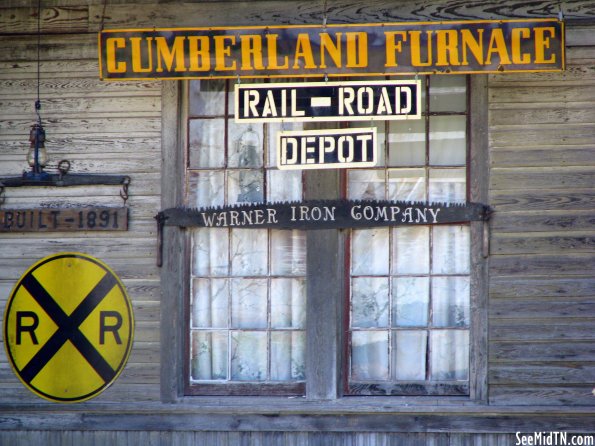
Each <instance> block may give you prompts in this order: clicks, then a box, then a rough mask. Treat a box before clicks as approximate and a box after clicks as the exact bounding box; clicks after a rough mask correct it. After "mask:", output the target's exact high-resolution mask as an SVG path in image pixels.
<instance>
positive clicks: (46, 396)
mask: <svg viewBox="0 0 595 446" xmlns="http://www.w3.org/2000/svg"><path fill="white" fill-rule="evenodd" d="M65 257H74V258H80V259H84V260H88V261H89V262H91V263H94V264H96V265H97V266H99V267H101V268H102V269H103V270H104V271H105V272H106V273H108V274H111V275H112V276H113V277H114V279H115V280H116V284H117V286H118V288H119V289H120V292H121V293H122V296H123V297H124V301H125V302H126V308H127V310H128V318H129V321H130V322H129V325H130V326H129V332H128V343H127V345H126V351H125V353H124V355H123V357H122V360H121V361H120V364H119V365H118V367H117V368H116V371H115V373H114V376H113V378H112V379H111V380H110V381H107V382H105V383H104V384H103V385H102V386H100V387H99V388H97V389H96V390H94V391H93V392H90V393H88V394H86V395H82V396H78V397H76V398H59V397H55V396H53V395H49V394H48V393H46V392H43V391H41V390H39V389H37V388H36V387H34V386H33V385H31V383H28V382H25V381H24V380H23V379H22V378H21V375H20V372H19V370H18V369H17V366H16V364H15V362H14V359H13V356H12V351H11V347H10V346H9V343H8V339H9V338H8V332H7V331H8V322H7V321H8V317H7V315H8V314H9V312H10V309H11V307H12V303H13V301H14V297H15V295H16V293H17V291H18V290H19V289H20V288H21V286H22V283H23V280H24V279H25V278H26V277H27V276H29V275H30V274H32V273H33V272H34V271H35V270H37V269H38V268H39V267H41V266H43V265H45V264H46V263H49V262H51V261H53V260H57V259H62V258H65ZM3 333H4V348H5V350H6V354H7V357H8V359H9V362H10V367H11V368H12V370H13V371H14V373H15V374H16V375H17V377H18V378H19V381H21V383H23V384H24V385H25V386H26V387H27V388H28V389H29V390H31V391H32V392H33V393H35V394H36V395H38V396H40V397H42V398H44V399H47V400H49V401H54V402H59V403H74V402H82V401H86V400H89V399H91V398H93V397H95V396H97V395H99V394H100V393H101V392H103V391H104V390H105V389H107V388H108V387H109V386H110V385H111V384H112V383H113V382H114V381H115V380H116V379H118V377H119V376H120V374H121V373H122V370H124V366H125V365H126V363H127V362H128V358H129V356H130V352H131V351H132V343H133V338H134V313H133V311H132V304H131V302H130V297H129V296H128V294H127V293H126V288H125V287H124V285H123V284H122V282H121V281H120V278H119V277H118V276H117V275H116V273H114V272H113V271H112V270H111V268H110V267H109V266H107V265H106V264H105V263H103V262H102V261H101V260H98V259H96V258H94V257H91V256H89V255H87V254H83V253H77V252H61V253H58V254H53V255H51V256H48V257H45V258H43V259H41V260H40V261H38V262H36V263H35V264H33V265H32V266H31V267H30V268H29V269H28V270H27V271H26V272H25V273H24V274H23V275H22V276H21V277H20V279H19V281H18V282H17V283H16V285H15V286H14V288H13V290H12V291H11V293H10V297H9V299H8V303H7V304H6V309H5V310H4V320H3Z"/></svg>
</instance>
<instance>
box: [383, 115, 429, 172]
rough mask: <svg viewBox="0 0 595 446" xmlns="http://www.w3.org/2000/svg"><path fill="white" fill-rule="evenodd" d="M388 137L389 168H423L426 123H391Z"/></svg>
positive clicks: (405, 121) (419, 121) (421, 120)
mask: <svg viewBox="0 0 595 446" xmlns="http://www.w3.org/2000/svg"><path fill="white" fill-rule="evenodd" d="M389 125H390V127H389V128H390V134H389V135H388V138H389V139H388V142H389V147H388V154H389V155H388V159H389V162H388V165H389V166H423V165H424V164H425V163H426V121H425V119H407V120H404V121H391V122H390V124H389Z"/></svg>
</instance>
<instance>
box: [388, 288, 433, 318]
mask: <svg viewBox="0 0 595 446" xmlns="http://www.w3.org/2000/svg"><path fill="white" fill-rule="evenodd" d="M429 298H430V279H429V278H428V277H398V278H395V279H393V322H392V323H393V326H399V327H420V326H426V325H427V324H428V303H429Z"/></svg>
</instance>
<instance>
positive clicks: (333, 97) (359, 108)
mask: <svg viewBox="0 0 595 446" xmlns="http://www.w3.org/2000/svg"><path fill="white" fill-rule="evenodd" d="M235 101H236V103H235V120H236V122H282V121H301V122H312V121H359V120H380V119H381V120H388V119H419V118H420V117H421V81H419V80H390V81H370V82H304V83H277V84H236V85H235Z"/></svg>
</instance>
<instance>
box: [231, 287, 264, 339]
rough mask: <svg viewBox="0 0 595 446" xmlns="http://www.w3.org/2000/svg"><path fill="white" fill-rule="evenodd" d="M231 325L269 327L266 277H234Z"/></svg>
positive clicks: (236, 326) (235, 326) (237, 326)
mask: <svg viewBox="0 0 595 446" xmlns="http://www.w3.org/2000/svg"><path fill="white" fill-rule="evenodd" d="M231 325H232V327H234V328H266V327H267V280H266V279H232V281H231Z"/></svg>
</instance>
